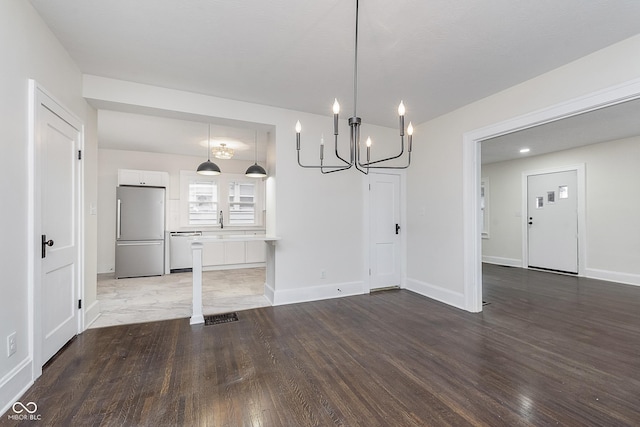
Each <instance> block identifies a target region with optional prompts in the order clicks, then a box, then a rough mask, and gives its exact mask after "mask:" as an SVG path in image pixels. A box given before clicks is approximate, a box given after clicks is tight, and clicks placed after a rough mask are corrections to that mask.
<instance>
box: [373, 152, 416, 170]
mask: <svg viewBox="0 0 640 427" xmlns="http://www.w3.org/2000/svg"><path fill="white" fill-rule="evenodd" d="M410 165H411V152H409V157H408V159H407V164H406V165H404V166H366V164H365V165H361V166H363V167H366V168H370V169H408V168H409V166H410Z"/></svg>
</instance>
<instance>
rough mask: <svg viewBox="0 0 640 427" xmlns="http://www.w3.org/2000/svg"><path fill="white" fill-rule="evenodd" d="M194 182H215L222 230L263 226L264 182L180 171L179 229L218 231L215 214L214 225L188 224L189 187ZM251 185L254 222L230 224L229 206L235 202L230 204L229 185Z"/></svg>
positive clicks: (230, 174) (260, 179)
mask: <svg viewBox="0 0 640 427" xmlns="http://www.w3.org/2000/svg"><path fill="white" fill-rule="evenodd" d="M194 182H215V183H216V185H217V197H218V200H217V208H216V209H217V211H218V212H219V211H222V217H223V219H224V229H226V228H253V227H262V226H264V180H263V179H262V178H250V177H247V176H245V175H243V174H233V173H224V174H221V175H215V176H205V175H198V174H197V173H196V172H194V171H186V170H181V171H180V200H179V202H180V227H181V228H193V229H196V228H197V229H198V230H199V229H220V223H219V215H218V214H217V213H216V218H217V220H216V222H215V224H213V223H211V224H190V223H189V220H190V218H189V205H190V200H189V186H190V184H191V183H194ZM231 183H236V184H237V185H242V184H252V185H253V186H254V202H253V203H254V207H253V214H254V222H253V223H251V224H235V225H233V224H230V223H229V220H230V218H231V216H230V206H231V205H232V204H234V203H236V202H230V201H229V197H230V191H229V185H230V184H231Z"/></svg>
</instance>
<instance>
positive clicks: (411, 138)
mask: <svg viewBox="0 0 640 427" xmlns="http://www.w3.org/2000/svg"><path fill="white" fill-rule="evenodd" d="M407 134H408V135H409V152H411V145H412V143H413V125H412V124H411V122H409V126H408V127H407Z"/></svg>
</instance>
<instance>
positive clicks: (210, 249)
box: [202, 242, 225, 267]
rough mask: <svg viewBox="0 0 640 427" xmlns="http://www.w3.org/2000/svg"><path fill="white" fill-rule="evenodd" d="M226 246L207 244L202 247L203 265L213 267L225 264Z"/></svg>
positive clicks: (215, 243) (214, 243) (222, 244)
mask: <svg viewBox="0 0 640 427" xmlns="http://www.w3.org/2000/svg"><path fill="white" fill-rule="evenodd" d="M224 246H225V244H224V243H222V242H220V243H218V242H205V243H203V247H202V265H203V266H205V267H206V266H213V265H223V264H224Z"/></svg>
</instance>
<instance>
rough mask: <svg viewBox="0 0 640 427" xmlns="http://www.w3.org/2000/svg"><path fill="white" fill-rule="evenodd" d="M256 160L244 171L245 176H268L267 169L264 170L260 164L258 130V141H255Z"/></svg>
mask: <svg viewBox="0 0 640 427" xmlns="http://www.w3.org/2000/svg"><path fill="white" fill-rule="evenodd" d="M254 159H255V161H254V163H253V164H252V165H251V166H249V168H248V169H247V171H246V172H245V173H244V174H245V176H248V177H250V178H264V177H265V176H267V171H265V170H264V168H263V167H262V166H260V165H259V164H258V131H257V130H256V141H255V157H254Z"/></svg>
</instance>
